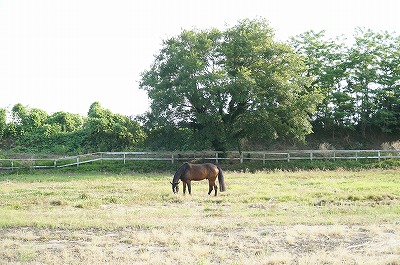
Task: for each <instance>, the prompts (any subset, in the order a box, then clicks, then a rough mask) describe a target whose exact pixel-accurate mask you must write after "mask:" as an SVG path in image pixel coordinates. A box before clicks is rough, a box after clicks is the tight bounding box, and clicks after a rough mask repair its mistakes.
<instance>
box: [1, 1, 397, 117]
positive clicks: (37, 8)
mask: <svg viewBox="0 0 400 265" xmlns="http://www.w3.org/2000/svg"><path fill="white" fill-rule="evenodd" d="M399 10H400V1H398V0H377V1H375V0H363V1H362V0H360V1H358V0H329V1H328V0H297V1H296V0H275V1H268V0H264V1H262V0H245V1H243V0H242V1H237V0H196V1H191V0H143V1H142V0H136V1H135V0H129V1H128V0H0V91H1V92H0V93H1V94H0V108H8V109H9V110H10V109H11V108H12V107H13V106H14V105H15V104H16V103H22V104H23V105H26V106H29V107H30V108H39V109H42V110H45V111H46V112H48V113H49V114H52V113H54V112H57V111H66V112H71V113H77V114H80V115H82V116H86V115H87V112H88V110H89V107H90V105H91V104H92V103H93V102H95V101H98V102H100V103H101V105H102V106H103V107H104V108H107V109H110V110H111V111H112V112H113V113H120V114H124V115H127V116H131V115H138V114H142V113H144V112H145V111H146V110H148V105H149V104H148V99H147V95H146V93H145V92H144V91H142V90H139V89H138V86H139V85H138V83H139V80H140V73H141V72H143V71H144V70H147V69H149V67H150V65H151V63H152V62H153V58H154V55H156V54H157V53H158V51H159V49H160V48H161V43H162V40H165V39H167V38H170V37H173V36H176V35H178V34H179V33H180V32H181V31H182V30H183V29H193V28H197V29H208V28H211V27H216V28H219V29H221V30H223V29H224V28H225V27H226V26H234V25H235V24H236V23H237V21H238V20H241V19H245V18H249V19H254V18H260V17H262V18H265V19H267V20H268V21H269V22H270V25H271V27H273V28H274V29H275V33H276V36H277V39H278V40H282V41H286V40H288V38H289V37H290V36H295V35H298V34H301V33H303V32H305V31H308V30H314V31H320V30H326V31H327V35H328V36H331V37H335V36H339V35H342V34H343V35H345V36H346V37H347V38H350V39H351V38H352V35H353V33H354V29H355V28H356V27H365V28H371V29H373V30H376V31H378V30H387V31H389V32H396V34H400V15H399V13H398V12H399Z"/></svg>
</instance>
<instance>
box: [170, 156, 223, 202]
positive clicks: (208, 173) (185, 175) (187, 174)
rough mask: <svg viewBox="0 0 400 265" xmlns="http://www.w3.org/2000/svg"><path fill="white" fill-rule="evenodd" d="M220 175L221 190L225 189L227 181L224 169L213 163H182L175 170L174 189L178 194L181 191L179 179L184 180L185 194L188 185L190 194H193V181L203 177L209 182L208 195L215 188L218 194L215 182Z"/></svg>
mask: <svg viewBox="0 0 400 265" xmlns="http://www.w3.org/2000/svg"><path fill="white" fill-rule="evenodd" d="M217 177H218V182H219V189H220V191H221V192H223V191H225V190H226V188H225V182H224V175H223V173H222V169H221V168H219V167H217V166H216V165H214V164H211V163H205V164H190V163H184V164H183V165H181V166H180V167H179V168H178V170H177V171H176V172H175V175H174V178H173V180H172V182H171V184H172V191H173V192H174V194H177V193H178V191H179V180H182V182H183V194H186V185H187V187H188V190H189V194H190V195H191V194H192V186H191V181H192V180H195V181H199V180H203V179H208V183H209V190H208V195H210V194H211V192H212V190H213V189H214V191H215V194H214V196H217V190H218V187H217V184H216V183H215V181H216V179H217Z"/></svg>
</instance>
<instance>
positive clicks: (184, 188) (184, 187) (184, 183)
mask: <svg viewBox="0 0 400 265" xmlns="http://www.w3.org/2000/svg"><path fill="white" fill-rule="evenodd" d="M185 194H186V182H183V195H185Z"/></svg>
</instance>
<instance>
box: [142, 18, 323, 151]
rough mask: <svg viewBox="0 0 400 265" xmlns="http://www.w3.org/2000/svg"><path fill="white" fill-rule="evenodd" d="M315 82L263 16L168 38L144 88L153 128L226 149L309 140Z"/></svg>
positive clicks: (144, 77) (145, 76)
mask: <svg viewBox="0 0 400 265" xmlns="http://www.w3.org/2000/svg"><path fill="white" fill-rule="evenodd" d="M310 82H311V78H310V77H307V76H306V75H305V64H304V62H303V57H301V56H299V55H298V54H297V53H295V52H294V50H293V49H292V48H291V47H290V46H289V45H287V44H284V43H280V42H277V41H275V40H274V32H273V30H272V29H271V28H270V26H269V25H268V23H267V22H266V21H265V20H261V19H260V20H243V21H240V22H239V23H238V24H237V25H236V26H233V27H231V28H228V29H226V30H225V31H219V30H217V29H210V30H202V31H198V30H190V31H187V30H185V31H183V32H182V33H181V34H180V35H179V36H177V37H173V38H170V39H168V40H166V41H164V42H163V47H162V49H161V51H160V53H159V54H158V55H157V56H156V58H155V61H154V63H153V64H152V66H151V68H150V70H147V71H145V72H144V73H143V74H142V80H141V84H140V87H141V88H142V89H145V90H146V91H147V92H148V96H149V97H150V99H151V112H150V113H148V118H149V119H148V122H149V123H150V124H151V125H150V127H152V128H153V129H158V128H160V127H165V126H168V127H176V128H188V129H190V130H192V131H193V137H195V138H196V139H198V140H201V141H204V142H209V143H210V145H211V146H212V147H213V148H214V149H216V150H223V151H224V150H227V149H228V148H232V147H233V146H239V148H240V144H239V143H240V140H242V139H253V140H256V141H262V143H264V146H265V144H267V143H272V142H274V141H276V140H277V139H282V140H290V141H302V140H304V137H305V135H307V134H309V133H311V124H310V116H311V115H312V114H313V113H314V111H315V106H316V104H317V102H318V100H319V95H318V93H316V92H315V91H308V90H307V88H308V87H310ZM238 144H239V145H238Z"/></svg>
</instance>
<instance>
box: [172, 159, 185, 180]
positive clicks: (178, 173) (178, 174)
mask: <svg viewBox="0 0 400 265" xmlns="http://www.w3.org/2000/svg"><path fill="white" fill-rule="evenodd" d="M187 167H188V163H187V162H186V163H184V164H183V165H182V166H180V168H178V170H177V171H176V172H175V175H174V179H173V180H172V183H177V182H178V181H179V179H180V178H181V176H182V175H183V174H185V172H186V169H187Z"/></svg>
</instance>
